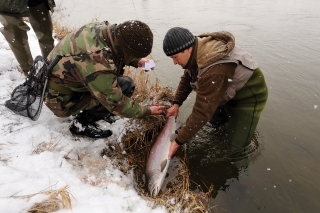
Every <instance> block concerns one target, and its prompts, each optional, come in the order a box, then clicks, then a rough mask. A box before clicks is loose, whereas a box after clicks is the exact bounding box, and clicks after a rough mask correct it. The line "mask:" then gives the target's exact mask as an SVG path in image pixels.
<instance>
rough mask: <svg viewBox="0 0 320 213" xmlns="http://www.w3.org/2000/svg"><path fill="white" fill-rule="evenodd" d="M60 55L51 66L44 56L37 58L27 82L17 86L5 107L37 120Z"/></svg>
mask: <svg viewBox="0 0 320 213" xmlns="http://www.w3.org/2000/svg"><path fill="white" fill-rule="evenodd" d="M60 59H61V56H60V55H58V56H57V57H56V58H55V59H54V60H53V61H52V62H51V63H50V64H49V65H48V63H47V61H46V60H45V59H44V58H43V57H42V56H37V57H36V58H35V59H34V61H33V65H32V67H31V68H30V71H29V73H28V77H27V79H26V81H25V82H24V83H23V84H21V85H19V86H17V87H16V88H15V89H14V90H13V92H12V94H11V98H10V100H7V101H6V102H5V106H6V107H7V108H8V109H10V110H11V111H13V112H14V113H16V114H18V115H22V116H25V117H29V118H31V119H32V120H34V121H35V120H37V119H38V118H39V116H40V112H41V109H42V105H43V99H44V96H45V92H46V88H47V82H48V77H49V74H50V73H51V70H52V68H53V67H54V66H55V65H56V64H57V63H58V62H59V61H60Z"/></svg>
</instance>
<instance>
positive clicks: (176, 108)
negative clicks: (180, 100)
mask: <svg viewBox="0 0 320 213" xmlns="http://www.w3.org/2000/svg"><path fill="white" fill-rule="evenodd" d="M178 114H179V105H178V104H173V106H172V107H170V108H169V109H167V111H166V118H168V117H169V116H171V115H173V116H174V117H175V118H176V117H177V116H178Z"/></svg>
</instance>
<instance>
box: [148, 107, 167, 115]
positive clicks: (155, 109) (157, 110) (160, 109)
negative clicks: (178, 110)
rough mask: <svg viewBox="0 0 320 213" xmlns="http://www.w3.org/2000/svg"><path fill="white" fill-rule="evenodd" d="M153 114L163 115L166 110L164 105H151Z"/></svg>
mask: <svg viewBox="0 0 320 213" xmlns="http://www.w3.org/2000/svg"><path fill="white" fill-rule="evenodd" d="M150 110H151V115H161V114H162V113H163V110H164V106H160V105H153V106H151V107H150Z"/></svg>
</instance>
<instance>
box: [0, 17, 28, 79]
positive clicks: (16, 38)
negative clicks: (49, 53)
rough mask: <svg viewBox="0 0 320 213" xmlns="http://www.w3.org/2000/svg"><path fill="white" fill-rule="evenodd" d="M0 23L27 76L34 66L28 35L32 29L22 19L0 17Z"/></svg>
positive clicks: (0, 29) (2, 31) (1, 29)
mask: <svg viewBox="0 0 320 213" xmlns="http://www.w3.org/2000/svg"><path fill="white" fill-rule="evenodd" d="M0 22H1V24H2V25H3V27H2V28H0V31H1V33H2V34H3V36H4V37H5V39H6V40H7V42H8V44H9V46H10V48H11V50H12V52H13V54H14V56H15V57H16V59H17V61H18V63H19V65H20V67H21V69H22V71H23V73H24V75H25V76H27V74H28V72H29V69H30V67H31V66H32V64H33V58H32V55H31V51H30V47H29V43H28V35H27V31H28V30H30V28H29V26H28V25H27V24H26V23H24V21H23V20H22V18H21V17H13V16H6V15H0Z"/></svg>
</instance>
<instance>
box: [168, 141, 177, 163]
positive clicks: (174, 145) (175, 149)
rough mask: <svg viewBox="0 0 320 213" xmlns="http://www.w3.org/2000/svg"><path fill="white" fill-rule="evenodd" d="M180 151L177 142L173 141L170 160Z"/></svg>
mask: <svg viewBox="0 0 320 213" xmlns="http://www.w3.org/2000/svg"><path fill="white" fill-rule="evenodd" d="M178 149H179V145H178V144H177V143H176V141H175V140H174V141H172V142H171V145H170V150H169V154H168V158H169V159H171V158H172V157H173V156H174V154H175V153H176V152H177V150H178Z"/></svg>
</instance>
